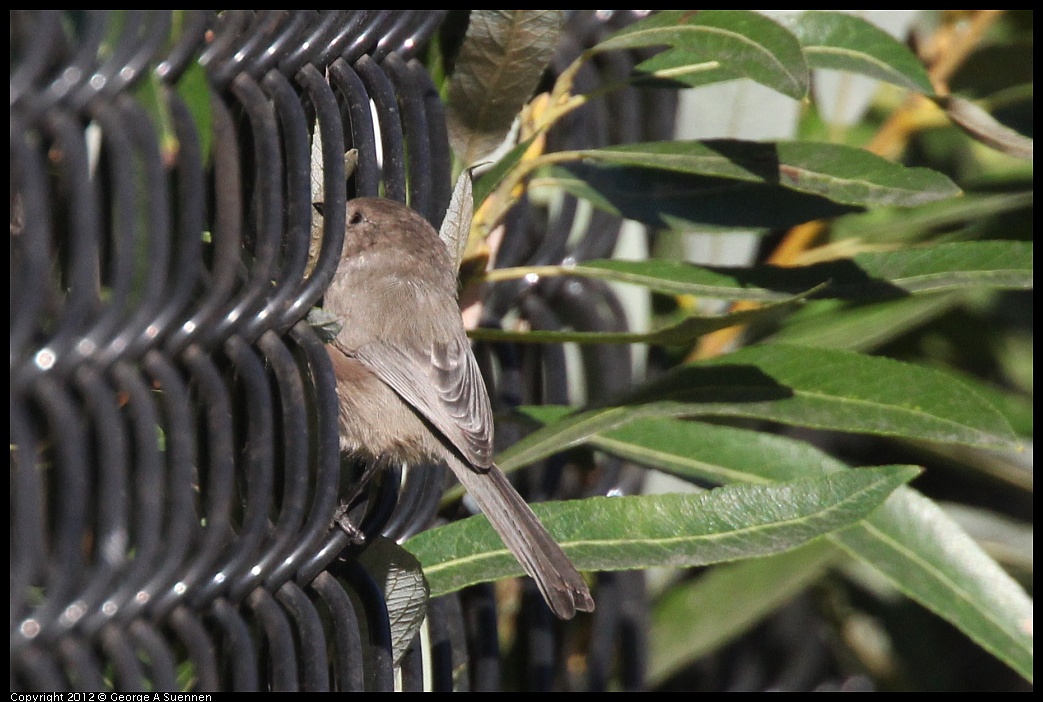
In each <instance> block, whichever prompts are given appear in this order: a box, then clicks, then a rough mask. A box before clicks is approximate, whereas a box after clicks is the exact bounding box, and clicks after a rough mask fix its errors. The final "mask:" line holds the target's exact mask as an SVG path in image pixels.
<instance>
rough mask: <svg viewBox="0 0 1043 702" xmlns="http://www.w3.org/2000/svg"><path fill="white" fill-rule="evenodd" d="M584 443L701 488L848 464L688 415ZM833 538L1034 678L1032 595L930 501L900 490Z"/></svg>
mask: <svg viewBox="0 0 1043 702" xmlns="http://www.w3.org/2000/svg"><path fill="white" fill-rule="evenodd" d="M590 444H591V445H593V446H595V447H597V448H600V449H602V450H604V451H608V452H609V453H612V454H614V455H617V456H621V457H623V458H627V459H630V460H633V461H637V462H639V463H642V464H644V465H647V466H651V467H655V468H658V469H660V470H663V471H666V472H669V473H671V474H673V475H676V476H678V477H681V478H683V479H686V480H691V481H695V482H697V483H699V484H703V483H705V481H711V482H714V483H732V482H736V481H738V482H752V483H756V484H765V483H772V482H776V481H791V480H793V479H795V478H797V477H799V476H811V475H824V474H834V473H836V472H838V471H844V470H847V466H845V464H843V463H842V462H840V461H838V460H836V459H835V458H833V457H831V456H829V455H828V454H825V453H823V452H821V451H819V450H818V449H816V448H814V447H812V446H810V445H808V444H805V443H803V442H798V441H794V440H792V439H788V438H786V437H782V436H776V435H771V434H766V433H762V432H753V431H749V430H745V429H736V428H732V427H725V426H715V425H710V424H703V423H701V422H692V421H679V420H664V419H645V420H639V421H636V422H634V423H632V424H628V425H626V426H624V427H621V428H619V429H616V430H612V431H607V432H604V433H602V434H598V435H596V436H593V437H591V439H590ZM859 470H861V469H859ZM856 472H857V471H856ZM830 539H831V540H832V541H834V543H836V544H837V545H838V546H840V547H841V548H843V549H844V550H845V551H847V552H849V553H850V554H851V555H852V556H854V557H855V558H858V559H860V560H862V561H864V562H866V563H868V564H869V565H871V566H873V567H874V568H876V569H877V570H879V571H880V572H881V573H883V574H884V575H885V576H886V577H887V578H888V579H889V580H891V581H892V582H893V583H894V584H895V585H896V586H897V587H898V588H899V589H900V590H902V591H903V592H904V593H905V594H906V595H908V596H909V597H912V598H913V599H915V600H917V601H918V602H920V603H921V604H923V605H924V606H925V607H927V608H929V609H931V610H932V611H934V612H935V613H936V614H938V615H939V616H941V617H943V618H944V619H946V620H948V621H949V622H951V623H952V624H954V625H955V626H957V627H959V628H960V629H961V630H963V631H964V632H965V633H966V634H967V635H968V636H970V637H971V638H972V639H974V640H975V641H976V642H978V643H979V644H980V645H981V646H982V647H984V648H985V649H987V650H989V651H990V652H992V653H993V654H994V655H996V656H997V657H998V658H1000V659H1001V660H1003V661H1005V662H1006V663H1007V664H1008V665H1010V666H1011V667H1013V668H1014V669H1015V670H1017V671H1018V672H1019V673H1021V674H1022V675H1024V676H1026V677H1027V678H1028V679H1030V680H1031V676H1032V636H1031V628H1030V627H1031V621H1032V602H1031V600H1030V599H1029V598H1028V597H1027V596H1026V595H1025V592H1024V590H1022V588H1021V587H1020V586H1019V585H1018V584H1017V583H1016V582H1014V580H1013V579H1011V578H1010V577H1009V576H1008V575H1007V574H1006V573H1005V572H1003V570H1002V569H1001V568H1000V567H999V566H998V565H997V564H996V563H995V562H994V561H992V560H991V559H990V558H989V557H988V556H987V555H986V554H985V553H984V552H983V551H982V550H981V549H980V548H979V547H978V546H977V544H975V542H974V541H973V540H972V539H970V538H969V537H968V536H967V535H966V534H965V533H964V532H963V530H962V529H961V528H960V527H959V525H957V524H956V523H955V522H953V521H952V520H951V519H949V517H947V516H946V515H945V513H944V512H943V511H942V510H941V509H939V508H938V506H937V505H935V504H934V503H933V502H931V501H930V500H928V499H927V498H925V497H923V496H922V495H920V494H919V493H918V492H916V491H915V490H912V489H910V488H899V489H898V490H897V491H895V493H894V494H893V495H892V496H891V497H890V498H888V500H887V502H885V503H884V506H883V507H882V508H881V509H880V510H877V511H876V512H874V513H873V514H872V515H870V516H869V517H868V518H867V519H866V521H865V522H864V523H863V524H861V525H857V526H853V527H851V528H849V529H847V530H845V531H843V532H840V533H837V534H833V535H831V536H830ZM1026 625H1027V626H1028V627H1029V628H1027V626H1026Z"/></svg>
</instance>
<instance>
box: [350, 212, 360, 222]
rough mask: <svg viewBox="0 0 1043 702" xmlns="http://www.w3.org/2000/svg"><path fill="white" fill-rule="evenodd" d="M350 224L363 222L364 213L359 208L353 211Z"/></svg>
mask: <svg viewBox="0 0 1043 702" xmlns="http://www.w3.org/2000/svg"><path fill="white" fill-rule="evenodd" d="M348 224H362V213H361V212H359V211H357V210H356V211H355V212H352V213H351V215H350V216H349V217H348Z"/></svg>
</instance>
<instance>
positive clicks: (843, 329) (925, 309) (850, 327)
mask: <svg viewBox="0 0 1043 702" xmlns="http://www.w3.org/2000/svg"><path fill="white" fill-rule="evenodd" d="M963 299H964V296H963V295H960V294H949V295H925V296H917V297H907V298H903V299H900V300H887V301H884V302H876V303H873V304H867V305H855V306H851V305H850V303H847V302H843V301H840V300H829V301H819V302H812V303H810V304H809V305H807V306H806V307H805V308H804V309H801V310H799V311H798V312H796V313H795V314H793V315H792V316H790V317H788V318H787V319H786V320H785V321H784V323H783V326H782V328H781V329H780V330H779V331H778V332H776V333H775V334H772V335H771V341H772V342H781V343H786V344H800V345H802V346H819V347H823V348H831V349H847V350H849V351H869V350H872V349H875V348H878V347H880V346H882V345H883V344H886V343H888V342H889V341H893V340H894V339H896V338H898V337H900V336H901V335H903V334H905V333H906V332H908V331H910V330H912V329H915V328H917V327H920V326H922V325H924V324H926V323H927V322H929V321H931V320H933V319H936V318H937V317H939V316H940V315H942V314H945V313H946V312H947V311H949V310H951V309H952V308H953V307H954V306H956V305H958V304H960V302H961V301H962V300H963Z"/></svg>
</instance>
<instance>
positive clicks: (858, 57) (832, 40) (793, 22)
mask: <svg viewBox="0 0 1043 702" xmlns="http://www.w3.org/2000/svg"><path fill="white" fill-rule="evenodd" d="M780 22H781V24H782V25H783V26H784V27H786V28H787V29H789V30H790V31H791V32H793V34H795V35H796V37H797V39H798V40H799V41H800V44H801V47H802V48H803V49H804V58H805V59H806V60H807V62H808V65H809V66H811V67H812V68H832V69H836V70H839V71H849V72H851V73H861V74H863V75H867V76H869V77H871V78H877V79H879V80H882V81H886V82H888V83H894V84H895V85H900V86H902V87H903V88H909V89H910V90H915V91H918V92H921V93H925V94H928V95H930V94H932V93H933V92H934V88H933V87H932V86H931V79H930V78H929V77H928V76H927V71H926V70H925V69H924V67H923V65H922V64H921V63H920V60H919V59H918V58H916V55H915V54H913V52H912V51H910V50H909V48H908V47H907V46H905V45H904V44H902V43H901V42H899V41H898V40H897V39H895V38H894V37H892V36H891V35H890V34H888V33H887V32H885V31H884V30H882V29H879V28H878V27H876V26H874V25H873V24H871V23H869V22H866V21H865V20H864V19H861V18H859V17H855V16H853V15H848V14H844V13H842V12H828V11H824V10H811V11H808V12H804V13H802V14H799V15H795V16H792V17H787V18H783V19H781V20H780Z"/></svg>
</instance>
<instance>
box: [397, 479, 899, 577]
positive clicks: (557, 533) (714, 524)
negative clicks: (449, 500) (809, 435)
mask: <svg viewBox="0 0 1043 702" xmlns="http://www.w3.org/2000/svg"><path fill="white" fill-rule="evenodd" d="M917 473H918V470H917V469H916V468H914V467H910V466H888V467H882V468H874V469H869V470H865V471H847V472H843V473H836V474H834V475H829V476H825V477H821V478H816V479H812V480H798V481H794V482H792V483H789V484H781V485H772V486H763V485H730V486H726V487H723V488H719V489H717V490H713V491H710V492H706V493H701V494H695V495H693V494H685V495H650V496H641V497H615V498H607V497H604V498H590V499H586V500H577V501H572V502H556V503H546V504H541V505H536V506H535V507H534V509H535V511H536V513H537V515H538V516H539V517H540V519H541V521H542V522H543V523H544V525H545V526H546V527H547V529H548V531H550V533H551V534H552V535H553V536H554V538H555V540H557V541H558V543H559V544H561V547H562V548H563V549H564V550H565V552H566V553H567V554H568V555H569V557H570V558H571V559H572V561H573V562H574V563H575V564H576V566H577V567H578V568H580V569H581V570H625V569H633V568H648V567H652V566H662V565H672V566H682V565H683V566H692V565H706V564H709V563H718V562H722V561H732V560H738V559H741V558H749V557H754V556H760V555H765V554H769V553H776V552H779V551H784V550H787V549H790V548H794V547H795V546H798V545H800V544H803V543H806V542H807V541H809V540H811V539H813V538H816V537H818V536H821V535H822V534H825V533H829V532H831V531H835V530H836V529H838V528H843V527H844V526H847V525H850V524H853V523H855V522H857V521H858V520H859V519H861V518H862V517H863V516H865V515H866V514H868V513H869V512H871V511H872V510H873V509H875V508H876V507H877V506H878V505H879V504H880V503H881V502H882V501H883V500H884V499H886V497H887V495H889V494H890V493H891V492H892V491H893V490H894V489H895V488H896V487H898V486H899V485H901V484H902V483H904V482H906V481H908V480H910V479H912V478H913V477H914V476H915V475H917ZM405 547H406V548H407V549H408V550H409V551H411V552H412V553H413V554H414V555H415V556H416V557H417V558H418V559H419V560H420V562H421V563H422V564H423V567H424V574H425V576H426V577H427V580H428V583H429V585H430V588H431V595H432V596H437V595H440V594H445V593H447V592H453V591H454V590H458V589H460V588H462V587H466V586H468V585H472V584H475V583H479V582H487V581H490V580H496V579H499V578H503V577H509V576H517V575H522V574H523V571H522V568H521V566H520V565H519V564H518V562H517V561H516V560H515V559H514V557H513V556H512V555H511V553H510V552H509V551H508V550H507V549H506V547H504V546H503V544H502V542H501V541H500V539H499V537H498V536H497V535H496V533H495V532H494V531H493V530H492V529H491V527H490V526H489V523H488V520H487V519H485V517H476V518H471V519H466V520H463V521H461V522H455V523H453V524H449V525H447V526H444V527H439V528H437V529H432V530H429V531H426V532H424V533H422V534H419V535H417V536H415V537H413V538H412V539H410V540H409V541H407V542H406V543H405Z"/></svg>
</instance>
